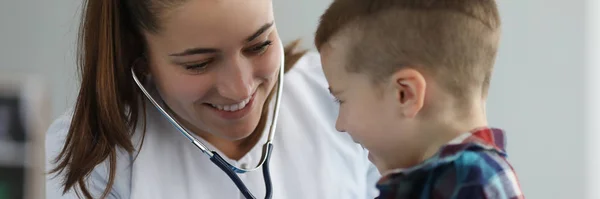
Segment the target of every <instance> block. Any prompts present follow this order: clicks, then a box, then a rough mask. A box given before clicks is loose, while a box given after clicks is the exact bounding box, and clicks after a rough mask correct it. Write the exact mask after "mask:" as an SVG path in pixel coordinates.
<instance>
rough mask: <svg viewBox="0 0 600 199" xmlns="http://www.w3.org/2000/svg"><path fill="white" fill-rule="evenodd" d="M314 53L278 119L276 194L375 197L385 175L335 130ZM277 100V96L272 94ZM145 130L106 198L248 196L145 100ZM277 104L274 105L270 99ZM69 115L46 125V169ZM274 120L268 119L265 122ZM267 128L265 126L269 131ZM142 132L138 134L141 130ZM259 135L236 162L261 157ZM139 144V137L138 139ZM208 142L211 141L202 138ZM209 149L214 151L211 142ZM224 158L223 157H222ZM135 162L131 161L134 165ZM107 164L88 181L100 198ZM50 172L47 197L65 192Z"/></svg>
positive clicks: (121, 162) (259, 188) (258, 189)
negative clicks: (139, 144)
mask: <svg viewBox="0 0 600 199" xmlns="http://www.w3.org/2000/svg"><path fill="white" fill-rule="evenodd" d="M320 65H321V62H320V60H319V55H318V54H317V53H308V54H307V55H305V56H304V57H303V58H302V59H300V60H299V61H298V63H297V64H296V66H294V68H293V69H291V70H290V71H289V72H287V73H286V75H285V81H284V82H285V83H284V92H283V96H282V103H281V110H280V113H279V116H280V117H279V121H278V125H277V129H276V135H275V138H274V149H273V155H272V157H271V163H270V169H271V176H272V182H273V198H274V199H355V198H356V199H363V198H374V197H376V196H377V194H378V192H377V190H376V189H375V182H376V181H377V180H378V179H379V177H380V175H379V172H378V171H377V169H376V168H375V167H374V166H373V165H372V164H371V163H370V162H369V161H368V159H367V152H366V151H365V150H364V149H363V148H362V147H361V146H359V145H357V144H356V143H354V142H353V141H352V140H351V139H350V137H349V136H348V135H347V134H345V133H340V132H337V131H336V130H335V128H334V124H335V118H336V116H337V115H336V114H337V105H336V104H335V103H334V101H333V98H332V97H331V96H330V95H329V93H328V90H327V82H326V80H325V77H324V75H323V72H322V70H321V67H320ZM272 101H274V100H272ZM147 105H148V107H147V109H146V111H147V117H148V118H147V120H148V123H147V125H148V126H147V133H146V137H145V140H144V143H143V147H142V149H141V150H140V151H139V156H138V157H137V159H136V160H135V161H133V164H132V156H130V155H129V154H127V153H124V152H122V151H121V152H120V154H119V155H118V160H117V174H116V180H115V184H114V186H113V189H112V190H111V192H110V195H109V198H131V199H153V198H173V199H186V198H208V199H213V198H217V199H221V198H223V199H231V198H243V195H242V194H241V193H240V192H239V191H238V189H237V187H236V186H235V185H234V184H233V182H231V180H230V179H229V178H228V177H227V176H226V175H225V174H224V173H223V172H222V171H221V170H219V169H218V168H217V167H216V166H214V165H213V164H212V162H211V161H210V160H209V159H208V158H207V157H206V156H205V155H204V154H202V153H201V151H200V150H198V149H197V148H196V147H195V146H194V145H192V144H191V143H190V142H189V141H188V140H187V139H186V138H185V137H183V136H182V135H181V134H180V133H179V132H178V131H177V130H176V129H175V128H173V127H172V126H171V125H170V123H168V122H167V121H166V119H164V118H163V117H162V116H161V115H159V113H158V112H157V111H156V109H155V108H154V107H153V106H151V104H150V103H147ZM271 106H272V104H271ZM71 116H72V114H71V113H70V112H67V113H66V114H65V115H63V116H61V117H60V118H58V119H57V120H56V121H55V122H54V123H53V124H52V125H51V127H50V128H49V130H48V132H47V138H46V160H47V161H46V162H47V166H46V167H47V169H50V168H51V167H53V166H54V165H52V164H51V163H50V161H51V160H52V159H53V158H54V157H56V155H57V154H58V153H59V151H60V150H61V148H62V146H63V144H64V138H65V136H66V133H67V131H68V128H69V124H70V120H71ZM268 125H269V124H267V127H268ZM266 131H268V128H267V130H266ZM136 135H138V137H137V138H139V135H140V133H136ZM266 135H267V132H265V133H263V138H262V140H261V141H260V142H259V143H258V144H257V145H256V146H255V147H254V148H253V149H252V150H251V151H250V152H249V153H248V154H247V155H246V156H244V157H243V158H242V159H240V160H239V161H233V160H230V159H227V160H228V161H229V162H231V163H233V164H235V165H239V166H242V165H248V166H254V165H256V164H257V163H258V161H259V159H260V157H261V152H262V144H263V143H264V141H265V140H266ZM135 140H137V139H134V143H139V142H138V141H135ZM205 143H206V144H208V143H207V142H205ZM208 146H209V148H211V149H214V150H216V149H215V148H214V147H212V146H211V145H210V144H208ZM224 158H226V157H224ZM131 164H132V165H131ZM107 175H108V172H107V167H106V165H104V164H101V165H99V166H97V167H96V168H95V169H94V170H93V172H92V174H91V176H90V178H89V187H90V190H91V191H92V193H93V194H95V195H97V196H99V195H100V193H101V192H102V191H103V190H104V187H105V186H106V183H107V179H108V177H107ZM51 177H52V176H50V175H49V176H47V181H46V197H47V198H50V199H52V198H75V194H74V193H73V192H70V193H67V194H66V195H64V196H61V193H62V192H61V190H62V189H61V187H60V178H54V179H53V178H51ZM240 178H241V179H242V180H243V181H244V183H245V184H246V186H247V187H248V188H249V189H250V191H251V192H252V193H253V194H254V195H255V196H256V197H257V198H263V197H264V195H265V187H264V180H263V175H262V171H261V170H260V169H259V170H257V171H253V172H250V173H247V174H241V175H240Z"/></svg>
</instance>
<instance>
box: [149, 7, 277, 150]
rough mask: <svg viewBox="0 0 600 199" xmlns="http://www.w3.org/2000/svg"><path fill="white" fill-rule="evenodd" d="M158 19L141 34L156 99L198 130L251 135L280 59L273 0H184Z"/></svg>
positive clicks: (237, 136) (223, 135)
mask: <svg viewBox="0 0 600 199" xmlns="http://www.w3.org/2000/svg"><path fill="white" fill-rule="evenodd" d="M159 18H160V24H161V29H160V31H159V33H156V34H153V33H145V37H146V41H147V43H148V55H147V56H148V59H149V68H150V73H151V75H152V77H153V80H154V82H155V84H156V86H157V88H158V91H159V93H160V95H161V97H162V99H163V100H164V101H165V102H166V104H167V105H168V106H169V108H170V109H171V110H172V111H173V112H174V113H175V114H176V116H177V118H178V119H179V120H182V121H181V122H182V123H184V125H185V126H186V127H187V128H190V129H191V130H193V131H194V132H196V133H201V134H206V135H210V136H217V137H220V138H224V139H229V140H240V139H243V138H246V137H247V136H249V135H250V134H251V133H252V132H253V131H254V129H255V128H256V126H257V124H258V122H259V120H260V117H261V111H262V108H263V106H265V101H266V99H267V96H268V94H269V93H270V91H271V90H272V89H273V87H274V86H275V83H276V82H277V77H278V76H277V74H278V71H279V67H280V59H282V57H281V56H282V55H281V53H280V52H281V50H280V49H281V45H282V44H281V43H280V41H279V36H278V34H277V31H276V29H275V25H274V23H273V22H274V18H273V8H272V2H271V0H252V1H247V0H220V1H209V0H189V1H188V2H185V3H183V4H182V5H178V6H177V7H176V8H174V9H171V10H168V11H166V12H165V13H164V14H163V15H162V16H160V17H159Z"/></svg>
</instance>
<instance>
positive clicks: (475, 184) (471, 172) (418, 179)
mask: <svg viewBox="0 0 600 199" xmlns="http://www.w3.org/2000/svg"><path fill="white" fill-rule="evenodd" d="M503 136H504V134H503V132H502V131H501V130H499V129H478V130H476V131H474V132H472V133H471V134H465V136H463V137H462V138H458V141H456V140H455V141H453V142H454V143H450V144H448V145H446V146H444V147H442V148H441V149H440V151H439V153H438V154H436V156H434V157H433V158H431V159H429V160H427V161H426V162H424V163H423V164H421V165H419V166H416V167H414V168H410V169H408V170H402V171H400V170H399V171H395V172H392V173H390V174H388V175H386V176H384V177H383V178H382V179H381V180H380V181H379V183H378V185H377V186H378V188H379V189H380V191H381V194H382V195H381V196H380V198H381V199H387V198H500V199H521V198H524V196H523V194H522V192H521V188H520V185H519V182H518V180H517V176H516V173H515V171H514V169H513V167H512V166H511V165H510V163H509V162H508V160H506V153H505V151H504V148H503V146H504V137H503Z"/></svg>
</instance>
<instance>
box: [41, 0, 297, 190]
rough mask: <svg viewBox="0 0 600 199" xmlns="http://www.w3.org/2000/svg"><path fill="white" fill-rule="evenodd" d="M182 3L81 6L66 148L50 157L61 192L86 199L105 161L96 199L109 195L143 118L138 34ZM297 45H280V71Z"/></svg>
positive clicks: (131, 0) (91, 0) (115, 0)
mask: <svg viewBox="0 0 600 199" xmlns="http://www.w3.org/2000/svg"><path fill="white" fill-rule="evenodd" d="M184 1H185V0H171V1H165V0H126V1H119V0H87V1H85V2H84V6H83V7H84V8H85V10H84V11H83V13H82V22H81V25H80V29H79V38H78V49H77V50H78V63H77V64H78V68H79V73H80V75H81V77H80V78H81V86H80V90H79V95H78V96H77V101H76V104H75V109H74V113H73V118H72V121H71V124H70V127H69V131H68V135H67V137H66V140H65V144H64V146H63V148H62V151H61V152H60V154H59V155H58V157H56V159H55V163H56V164H57V166H56V168H54V169H52V170H51V171H50V173H57V174H63V173H64V179H63V180H64V181H63V183H64V189H63V192H67V191H68V190H70V189H72V188H75V186H78V188H79V190H77V188H75V190H76V193H77V195H78V196H79V197H81V196H80V193H79V191H81V193H82V194H83V196H84V197H85V198H91V197H92V195H91V194H90V192H89V190H88V189H87V187H86V183H85V179H86V178H87V177H88V176H89V174H90V173H91V171H92V170H93V169H94V168H95V167H96V166H97V165H98V164H100V163H102V162H103V161H105V160H107V159H108V164H109V176H108V183H107V187H106V188H105V190H104V192H103V194H102V196H101V197H102V198H104V197H106V196H107V194H108V193H109V191H110V189H111V188H112V186H113V183H114V178H115V166H116V159H117V149H118V148H121V149H123V150H125V151H127V152H129V153H130V154H132V152H133V151H134V150H135V149H134V146H133V144H132V141H131V136H132V134H133V132H134V131H135V129H136V124H137V122H138V119H140V116H142V117H144V118H143V119H142V121H144V120H145V112H143V113H141V114H140V113H139V111H143V110H144V109H143V106H144V103H143V102H144V100H143V96H142V95H141V92H139V90H138V88H137V87H136V86H135V83H134V82H133V80H132V76H131V73H130V69H131V66H132V64H133V63H134V61H135V60H136V59H137V58H139V57H140V56H141V55H142V53H143V52H144V51H145V43H144V41H143V39H142V38H143V37H142V34H141V30H146V31H149V32H157V31H159V30H160V26H159V24H158V20H157V16H158V14H159V12H161V11H163V10H164V9H166V8H170V7H172V6H175V5H178V4H180V3H183V2H184ZM298 44H299V42H298V41H296V42H293V43H292V44H290V45H289V46H287V47H285V57H286V62H285V64H286V66H285V71H287V70H289V69H290V68H291V66H293V65H294V64H295V62H296V61H297V60H298V59H300V58H301V57H302V56H303V55H304V53H305V51H300V52H294V50H295V49H296V47H297V45H298ZM267 108H268V106H265V109H264V110H263V114H264V113H266V111H267ZM265 123H266V122H265V118H264V117H263V118H261V121H260V122H259V125H258V127H257V129H256V130H255V132H257V131H262V128H264V126H265V125H264V124H265ZM144 129H145V128H144ZM144 134H145V131H144ZM143 136H144V135H142V137H143ZM142 140H143V139H142ZM140 147H141V146H140Z"/></svg>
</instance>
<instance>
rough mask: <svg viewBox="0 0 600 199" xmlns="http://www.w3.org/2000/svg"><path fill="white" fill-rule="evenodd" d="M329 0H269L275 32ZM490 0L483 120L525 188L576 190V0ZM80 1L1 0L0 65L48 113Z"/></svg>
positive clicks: (71, 67)
mask: <svg viewBox="0 0 600 199" xmlns="http://www.w3.org/2000/svg"><path fill="white" fill-rule="evenodd" d="M329 2H331V1H323V0H302V1H297V0H274V7H275V10H276V11H275V12H276V20H277V22H278V23H277V25H278V28H279V31H280V34H281V36H282V39H283V40H284V41H291V40H293V39H296V38H298V37H303V38H304V42H303V45H304V46H305V47H312V36H313V33H314V30H315V26H316V24H317V20H318V17H319V16H320V14H321V13H322V12H323V11H324V9H325V7H326V6H327V5H328V4H329ZM499 5H500V11H501V15H502V18H503V28H504V35H503V38H502V39H503V40H502V43H501V48H500V52H499V58H498V62H497V66H496V71H495V74H494V77H493V80H492V87H491V93H490V96H489V97H490V99H489V102H488V112H489V120H490V122H491V124H492V125H494V126H497V127H502V128H506V129H507V130H508V136H509V138H508V152H509V155H510V160H511V161H512V162H513V164H514V167H515V169H516V170H517V172H518V174H519V177H520V180H521V183H522V187H523V189H524V192H525V194H526V196H527V197H528V198H545V199H553V198H556V199H564V198H569V199H571V198H573V199H575V198H584V191H586V190H585V189H584V188H585V187H586V186H585V185H586V184H585V183H584V182H585V180H586V178H585V177H586V173H585V172H584V169H585V167H584V163H585V162H584V160H585V157H591V156H585V154H584V153H585V151H584V144H586V142H584V140H585V139H586V138H588V137H586V135H585V134H584V128H583V126H584V123H583V121H584V108H585V106H584V90H583V89H584V68H585V67H584V64H585V63H584V54H585V52H584V47H585V46H584V42H585V41H584V39H583V38H582V37H583V36H584V34H583V29H584V19H585V14H584V10H585V9H584V0H570V1H564V0H527V1H499ZM79 6H80V1H76V0H60V1H58V0H55V1H33V0H19V1H2V2H0V27H1V28H0V36H1V37H0V71H9V72H27V73H29V72H31V73H40V74H45V75H46V78H47V80H48V83H49V85H50V86H51V89H52V90H51V91H52V92H53V97H52V109H53V114H52V115H53V116H54V117H56V116H58V115H59V114H60V113H62V112H64V110H65V109H66V108H67V107H68V106H70V105H71V104H72V103H73V101H74V98H75V97H76V91H77V90H76V87H77V85H76V83H77V81H76V79H77V78H76V73H75V64H74V63H75V62H74V61H75V60H74V59H75V58H74V51H73V49H74V48H73V47H74V41H75V36H76V32H77V25H78V17H79V14H78V13H77V12H76V11H77V9H78V7H79ZM599 141H600V140H599ZM588 143H589V142H588ZM599 177H600V176H599Z"/></svg>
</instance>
